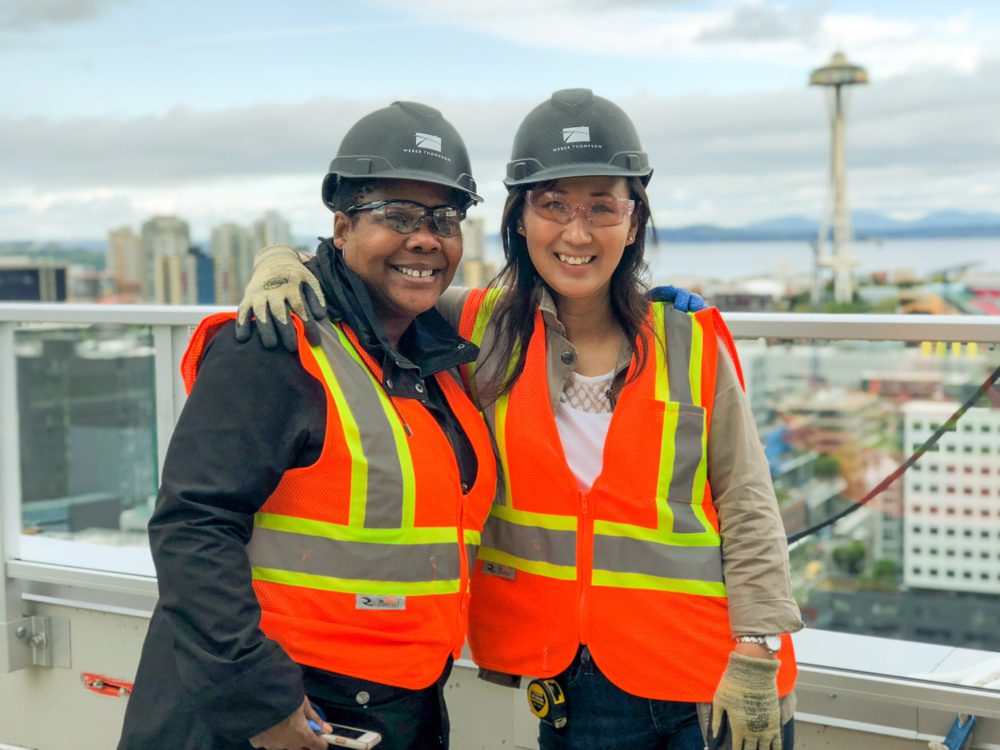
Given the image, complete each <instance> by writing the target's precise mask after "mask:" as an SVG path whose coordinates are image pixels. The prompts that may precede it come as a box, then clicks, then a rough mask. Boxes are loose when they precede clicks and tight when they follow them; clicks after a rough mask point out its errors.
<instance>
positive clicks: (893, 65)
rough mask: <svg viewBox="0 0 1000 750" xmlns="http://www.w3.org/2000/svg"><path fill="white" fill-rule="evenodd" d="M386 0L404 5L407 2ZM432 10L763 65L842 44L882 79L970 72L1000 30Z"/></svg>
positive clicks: (983, 24) (752, 15)
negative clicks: (935, 70)
mask: <svg viewBox="0 0 1000 750" xmlns="http://www.w3.org/2000/svg"><path fill="white" fill-rule="evenodd" d="M383 5H388V6H394V7H398V8H400V9H404V8H410V7H411V4H410V3H408V2H405V0H384V2H383ZM434 7H435V9H436V10H437V11H439V12H438V14H437V18H439V19H440V20H441V23H450V24H452V25H454V26H455V27H457V28H459V29H463V30H465V31H469V32H473V33H476V34H481V35H483V36H487V37H492V38H496V39H501V40H504V41H507V42H510V43H513V44H516V45H519V46H523V47H528V48H537V49H544V50H554V51H562V52H571V53H574V54H587V53H588V52H589V53H590V54H592V55H593V56H594V57H598V58H599V57H607V56H609V55H611V56H616V57H624V58H636V59H639V60H641V59H649V60H676V61H687V62H688V63H696V62H698V61H712V62H716V63H718V62H720V61H723V62H725V61H730V62H733V63H739V62H746V63H760V62H762V61H766V62H769V63H771V64H776V65H782V66H786V67H787V68H789V69H796V70H808V69H809V68H811V67H815V66H816V65H817V64H821V63H822V62H823V60H822V57H823V56H824V55H825V54H829V53H830V52H832V51H833V50H834V49H844V50H845V51H847V52H848V54H849V56H850V57H851V58H855V59H857V60H858V61H859V62H860V63H861V64H863V65H865V66H867V67H869V69H870V70H871V71H872V72H873V73H875V74H876V75H878V76H881V77H883V78H884V77H886V76H892V75H897V74H900V73H903V72H906V71H908V70H913V69H920V68H924V67H926V66H928V65H929V66H944V67H951V68H954V69H955V70H959V71H962V72H970V71H972V70H974V69H975V68H976V67H977V66H978V65H979V64H980V63H981V61H982V60H983V59H984V58H986V57H987V56H988V55H990V54H993V52H994V50H995V40H996V38H997V34H998V31H1000V30H998V29H997V25H996V23H995V21H992V20H990V21H987V20H985V19H983V18H982V17H980V16H977V15H976V14H974V13H972V12H968V11H962V10H958V9H956V10H952V11H950V12H949V11H947V10H944V9H943V11H942V13H941V14H939V15H936V16H929V15H928V16H922V17H921V16H913V15H912V14H907V15H903V16H898V17H897V16H893V15H891V14H889V13H887V12H886V11H884V10H883V11H882V13H881V14H880V13H878V12H877V10H872V11H869V12H867V13H844V12H837V11H836V8H835V6H834V5H833V4H832V3H831V2H828V1H826V0H817V1H816V2H811V3H809V4H807V5H805V6H804V7H798V8H795V7H792V6H791V4H786V3H775V2H769V1H767V2H765V1H764V0H756V1H753V0H751V1H748V0H723V2H717V3H712V4H710V7H709V9H703V8H696V7H693V4H691V3H676V2H668V3H652V2H627V3H616V4H610V3H604V2H597V1H593V2H583V3H580V2H578V0H547V2H545V3H539V2H537V0H506V2H504V3H468V2H466V0H435V2H434ZM901 7H903V8H904V9H905V6H901ZM817 56H819V58H820V59H817Z"/></svg>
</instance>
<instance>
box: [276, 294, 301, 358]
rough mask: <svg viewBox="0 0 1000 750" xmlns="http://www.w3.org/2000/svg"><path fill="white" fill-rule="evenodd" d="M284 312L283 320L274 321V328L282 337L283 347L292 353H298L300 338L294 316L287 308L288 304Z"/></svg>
mask: <svg viewBox="0 0 1000 750" xmlns="http://www.w3.org/2000/svg"><path fill="white" fill-rule="evenodd" d="M283 312H284V315H283V316H282V318H281V319H280V320H278V319H275V321H274V326H275V328H277V329H278V335H279V336H280V337H281V345H282V346H283V347H285V348H286V349H287V350H288V351H290V352H294V351H298V348H299V337H298V334H297V333H296V332H295V324H294V323H292V316H291V314H290V312H289V309H288V308H287V303H286V307H285V310H284V311H283Z"/></svg>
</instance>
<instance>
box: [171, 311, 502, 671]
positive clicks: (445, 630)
mask: <svg viewBox="0 0 1000 750" xmlns="http://www.w3.org/2000/svg"><path fill="white" fill-rule="evenodd" d="M233 317H234V315H233V314H231V313H225V314H219V315H213V316H210V317H208V318H206V319H205V320H204V321H202V323H201V325H200V326H199V327H198V329H197V330H196V331H195V333H194V335H193V336H192V339H191V342H190V344H189V346H188V349H187V352H186V353H185V355H184V359H183V362H182V365H181V372H182V374H183V376H184V382H185V385H186V386H187V388H188V390H189V391H190V389H191V386H192V385H193V383H194V379H195V375H196V373H197V369H198V365H199V360H200V359H201V354H202V352H203V351H204V349H205V346H206V345H207V343H208V341H209V339H210V338H211V337H212V336H213V335H214V334H215V333H216V332H217V331H218V329H219V327H220V326H222V325H223V324H224V323H226V322H228V321H229V320H232V319H233ZM295 326H296V330H297V332H298V342H299V348H298V352H299V358H300V360H301V362H302V366H303V367H304V368H305V369H306V371H308V372H309V373H310V374H311V375H312V376H313V377H315V378H316V379H317V380H318V381H320V382H321V383H322V384H323V386H324V389H325V391H326V415H327V417H326V435H325V438H324V442H323V450H322V454H321V455H320V457H319V459H318V460H317V461H316V462H315V463H314V464H312V465H311V466H306V467H301V468H295V469H290V470H288V471H286V472H285V473H284V475H283V477H282V479H281V482H280V483H279V484H278V487H277V488H276V489H275V491H274V493H273V494H272V495H271V496H270V497H269V498H268V499H267V501H266V502H265V503H264V505H263V506H262V507H261V509H260V510H259V511H258V512H257V514H256V515H255V517H254V532H253V538H252V540H251V542H250V544H249V545H248V547H247V554H248V556H249V559H250V565H251V570H252V576H253V587H254V591H255V592H256V594H257V599H258V601H259V602H260V607H261V610H262V613H263V614H262V618H261V628H262V629H263V631H264V633H265V634H266V635H267V636H268V637H269V638H271V639H273V640H275V641H277V642H278V643H279V644H280V645H281V647H282V648H283V649H284V650H285V651H286V652H287V653H288V655H289V656H290V657H291V658H292V659H294V660H295V661H296V662H298V663H300V664H308V665H310V666H313V667H318V668H320V669H325V670H328V671H331V672H336V673H340V674H345V675H350V676H353V677H359V678H362V679H367V680H373V681H376V682H380V683H384V684H388V685H395V686H398V687H404V688H410V689H420V688H424V687H426V686H427V685H430V684H431V683H432V682H434V681H435V680H436V679H437V678H438V677H439V676H440V675H441V671H442V669H443V668H444V665H445V662H446V660H447V658H448V656H449V655H452V656H455V657H457V656H458V655H459V653H460V651H461V648H462V644H463V641H464V639H465V633H466V626H467V618H468V601H469V568H470V565H471V561H472V560H474V559H475V556H476V547H477V546H478V544H479V541H480V531H481V529H482V525H483V521H484V520H485V519H486V516H487V514H488V512H489V506H490V503H491V501H492V500H493V497H494V493H495V488H496V464H495V461H494V453H493V448H492V443H491V442H490V437H489V433H488V432H487V430H486V427H485V425H484V424H483V421H482V419H481V417H480V416H479V414H478V413H477V411H476V408H475V407H474V406H473V405H472V403H471V402H470V401H469V399H468V398H467V397H466V395H465V393H464V392H463V391H462V388H461V386H460V385H459V384H458V382H456V381H455V380H454V379H453V378H452V377H451V376H449V375H448V374H446V373H439V374H437V375H436V376H435V378H436V379H437V382H438V385H439V386H440V387H441V390H442V391H443V393H444V395H445V398H446V399H447V401H448V404H449V405H450V406H451V409H452V411H453V412H454V414H455V416H456V418H457V419H458V421H459V423H460V424H461V426H462V429H464V430H465V433H466V435H467V436H468V438H469V440H470V441H471V443H472V447H473V449H474V451H475V453H476V457H477V459H478V461H479V468H478V473H477V475H476V481H475V484H474V485H473V487H472V488H471V489H470V490H469V492H468V493H467V494H464V495H463V493H462V488H461V482H460V479H459V470H458V463H457V461H456V459H455V456H454V451H453V450H452V447H451V445H450V443H449V442H448V438H447V437H446V436H445V434H444V432H443V431H442V430H441V428H440V427H439V426H438V424H437V422H436V421H435V419H434V416H433V415H432V414H431V412H430V411H428V410H427V409H426V408H425V407H424V406H423V405H422V404H421V403H420V402H419V401H417V400H414V399H409V398H391V397H389V396H388V395H387V394H386V393H385V391H384V390H383V388H382V386H381V379H382V374H381V370H380V368H379V366H378V364H377V363H376V362H374V361H373V360H372V358H371V357H370V356H369V355H368V354H367V352H365V351H364V349H362V348H361V346H360V345H359V344H358V341H357V338H356V336H355V335H354V333H353V331H351V330H350V329H349V328H347V327H346V326H345V325H344V324H342V323H341V324H338V325H336V326H333V325H330V324H324V325H323V326H322V340H321V344H320V345H319V346H310V345H309V342H308V341H307V340H306V338H305V335H304V332H303V328H302V326H301V323H300V322H299V321H298V319H295Z"/></svg>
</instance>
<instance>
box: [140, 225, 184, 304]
mask: <svg viewBox="0 0 1000 750" xmlns="http://www.w3.org/2000/svg"><path fill="white" fill-rule="evenodd" d="M190 247H191V231H190V229H189V228H188V224H187V222H186V221H182V220H180V219H178V218H177V217H176V216H154V217H153V218H152V219H150V220H149V221H147V222H146V223H145V224H143V225H142V253H143V257H144V259H145V264H146V269H145V279H144V288H143V296H144V297H145V298H146V299H152V300H157V301H166V300H168V299H170V298H172V297H173V296H174V295H175V294H177V293H178V292H176V291H175V290H176V289H177V288H178V284H179V277H178V275H179V273H180V260H181V259H183V258H184V257H185V256H186V255H187V252H188V248H190ZM169 258H177V259H178V260H177V261H176V262H173V261H166V260H163V259H169ZM170 274H173V275H174V277H173V278H170V279H168V278H167V276H168V275H170Z"/></svg>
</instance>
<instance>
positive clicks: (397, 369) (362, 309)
mask: <svg viewBox="0 0 1000 750" xmlns="http://www.w3.org/2000/svg"><path fill="white" fill-rule="evenodd" d="M310 263H311V264H315V265H314V268H315V269H316V271H317V272H318V273H317V275H318V276H319V282H320V286H321V287H322V288H323V293H324V294H325V295H326V299H327V310H328V312H329V315H330V318H331V319H332V320H333V321H338V320H343V321H344V322H345V323H347V325H348V326H350V327H351V329H352V330H353V331H354V333H355V334H356V335H357V337H358V342H359V343H360V344H361V346H362V347H363V348H364V350H365V351H366V352H367V353H368V354H369V356H371V357H372V359H374V360H375V361H376V362H379V363H381V365H382V382H383V385H384V386H385V387H386V390H387V391H388V392H390V393H395V394H397V395H409V394H408V393H406V391H408V390H409V389H408V388H407V387H406V386H407V384H410V385H412V384H413V383H414V382H416V381H417V380H422V379H424V378H428V377H430V376H432V375H435V374H437V373H439V372H443V371H445V370H449V369H451V368H453V367H458V366H459V365H463V364H467V363H469V362H473V361H475V359H476V356H477V355H478V354H479V349H478V347H476V346H475V344H473V343H471V342H469V341H466V340H465V339H463V338H462V337H461V336H459V335H458V333H456V332H455V329H454V328H452V326H451V325H450V324H449V323H448V321H447V320H445V318H444V316H442V315H441V313H439V312H438V311H437V309H436V308H432V309H430V310H428V311H427V312H424V313H421V314H420V315H418V316H417V317H416V319H415V320H414V321H413V323H411V324H410V327H409V328H407V329H406V331H405V332H404V333H403V336H402V337H401V338H400V340H399V348H398V349H394V348H393V347H392V346H391V345H390V344H389V339H388V337H387V335H386V332H385V328H384V327H383V326H382V323H381V321H379V319H378V317H377V316H376V315H375V308H374V306H373V305H372V301H371V296H370V295H369V294H368V287H367V286H366V285H365V283H364V280H362V278H361V277H360V276H358V275H357V274H356V273H354V271H352V270H351V269H350V268H348V267H347V264H346V263H345V262H344V257H343V255H342V254H341V253H340V251H338V250H337V249H336V248H335V247H334V246H333V242H332V241H331V240H329V239H325V240H321V242H320V245H319V248H318V249H317V250H316V259H315V260H314V261H310ZM390 384H391V385H390Z"/></svg>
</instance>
